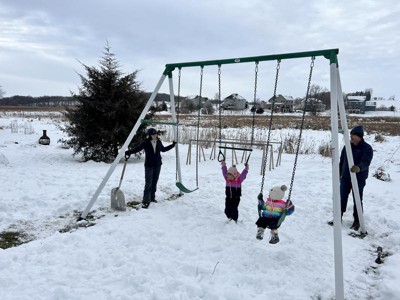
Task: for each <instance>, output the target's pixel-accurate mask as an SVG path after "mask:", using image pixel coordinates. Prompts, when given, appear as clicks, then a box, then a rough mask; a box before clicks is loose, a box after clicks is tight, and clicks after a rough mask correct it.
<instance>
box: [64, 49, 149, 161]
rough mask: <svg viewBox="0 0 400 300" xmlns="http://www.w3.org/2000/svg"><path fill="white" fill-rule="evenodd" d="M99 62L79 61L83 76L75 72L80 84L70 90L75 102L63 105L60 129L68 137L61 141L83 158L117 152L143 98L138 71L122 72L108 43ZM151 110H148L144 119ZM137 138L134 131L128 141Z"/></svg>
mask: <svg viewBox="0 0 400 300" xmlns="http://www.w3.org/2000/svg"><path fill="white" fill-rule="evenodd" d="M99 63H100V66H99V67H98V68H96V67H89V66H87V65H85V64H83V63H81V64H82V66H83V67H84V69H85V70H86V73H87V77H84V76H83V75H80V74H79V76H80V79H81V83H82V86H81V87H80V88H79V93H78V94H74V93H72V97H73V99H74V100H75V101H77V103H78V105H77V106H76V107H73V108H67V112H66V118H67V120H68V122H67V124H66V125H65V127H64V128H63V131H64V132H66V133H67V135H68V136H69V139H68V140H66V141H64V143H65V144H67V145H68V146H69V147H71V148H73V150H74V154H73V155H74V156H75V155H77V154H82V157H83V160H84V161H88V160H94V161H96V162H111V161H113V160H114V159H115V157H116V156H117V155H118V151H119V148H120V147H121V146H122V145H123V144H124V142H125V141H126V138H127V137H128V135H129V133H130V131H131V130H132V127H133V125H134V124H135V123H136V121H137V119H138V118H139V116H140V114H141V113H142V111H143V109H144V107H145V105H146V102H147V99H146V96H145V93H144V92H143V91H142V90H141V89H140V84H139V83H138V82H137V81H136V76H137V72H138V71H135V72H133V73H130V74H128V75H126V76H123V73H122V72H121V68H120V65H119V62H118V61H117V60H116V59H115V58H114V54H113V53H111V52H110V47H109V45H108V43H107V45H106V47H105V51H104V52H103V57H102V59H101V60H100V61H99ZM152 114H153V113H152V112H149V113H148V114H147V116H146V119H147V118H151V116H152ZM143 129H144V125H141V127H139V130H138V132H143ZM141 138H142V136H140V135H138V134H136V136H135V137H134V139H133V141H132V143H137V142H139V141H140V140H141Z"/></svg>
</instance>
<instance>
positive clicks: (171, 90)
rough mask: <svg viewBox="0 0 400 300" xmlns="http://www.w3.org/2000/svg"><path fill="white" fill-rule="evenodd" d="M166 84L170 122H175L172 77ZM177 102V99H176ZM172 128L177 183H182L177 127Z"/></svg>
mask: <svg viewBox="0 0 400 300" xmlns="http://www.w3.org/2000/svg"><path fill="white" fill-rule="evenodd" d="M168 82H169V99H170V105H171V116H172V122H175V123H176V122H177V121H176V120H177V119H176V111H175V96H174V84H173V80H172V76H170V77H168ZM178 100H179V99H178ZM178 125H179V124H177V125H176V126H173V128H174V141H175V142H176V145H175V155H176V168H177V169H176V171H177V174H178V182H182V174H181V162H180V157H179V147H178V140H177V137H178V128H179V126H178Z"/></svg>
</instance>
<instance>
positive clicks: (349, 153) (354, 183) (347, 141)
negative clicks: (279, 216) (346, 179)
mask: <svg viewBox="0 0 400 300" xmlns="http://www.w3.org/2000/svg"><path fill="white" fill-rule="evenodd" d="M338 87H339V93H340V94H339V97H338V106H339V113H340V121H341V124H342V129H343V139H344V144H345V148H346V156H347V161H348V163H349V170H350V168H351V167H352V166H353V165H354V160H353V152H352V151H351V145H350V138H349V128H348V126H347V119H346V110H345V107H344V100H343V92H342V85H341V83H340V75H339V72H338ZM350 179H351V185H352V187H353V194H354V199H355V202H356V207H357V214H358V219H359V221H360V232H361V233H364V234H365V233H366V232H367V231H366V229H365V222H364V214H363V209H362V206H361V197H360V190H359V188H358V180H357V176H356V174H355V173H352V172H350Z"/></svg>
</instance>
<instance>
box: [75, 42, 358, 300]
mask: <svg viewBox="0 0 400 300" xmlns="http://www.w3.org/2000/svg"><path fill="white" fill-rule="evenodd" d="M338 53H339V50H338V49H327V50H316V51H307V52H295V53H286V54H274V55H264V56H253V57H243V58H231V59H221V60H209V61H196V62H184V63H173V64H167V65H166V66H165V69H164V71H163V74H162V75H161V78H160V79H159V81H158V83H157V85H156V87H155V89H154V91H153V93H152V94H151V96H150V98H149V100H148V102H147V104H146V105H145V107H144V109H143V111H142V113H141V115H140V116H139V118H138V120H137V121H136V123H135V125H134V126H133V128H132V130H131V132H130V134H129V136H128V137H127V139H126V141H125V143H124V145H123V146H122V147H121V150H120V151H119V153H118V155H117V157H116V158H115V160H114V162H113V163H112V164H111V166H110V168H109V170H108V172H107V174H106V175H105V176H104V178H103V180H102V182H101V183H100V185H99V186H98V188H97V190H96V192H95V193H94V194H93V196H92V199H91V200H90V202H89V204H88V205H87V207H86V209H85V210H84V212H83V213H82V215H81V217H80V219H85V218H86V217H87V215H88V213H89V210H90V209H91V207H92V206H93V204H94V202H95V201H96V200H97V198H98V196H99V195H100V193H101V191H102V190H103V188H104V186H105V184H106V183H107V181H108V180H109V178H110V176H111V175H112V173H113V172H114V170H115V168H116V166H117V165H118V163H119V162H120V161H121V159H122V158H123V156H124V153H125V149H127V148H128V146H129V144H130V143H131V141H132V139H133V137H134V136H135V134H136V132H137V130H138V128H139V126H140V124H141V123H142V122H143V120H144V119H145V116H146V114H147V112H148V111H149V109H150V107H151V106H152V104H153V102H154V99H155V97H156V95H157V94H158V92H159V90H160V88H161V86H162V84H163V82H164V80H165V79H166V78H167V77H168V82H169V92H170V104H171V117H172V121H171V122H162V123H159V124H166V125H170V126H173V127H174V138H175V141H177V142H179V140H178V126H179V120H178V118H179V116H178V118H177V115H176V111H175V96H174V88H173V71H174V70H175V69H178V70H179V84H178V108H179V100H180V80H181V69H183V68H190V67H200V87H199V97H198V106H199V108H200V106H201V100H202V88H203V70H204V67H206V66H218V78H219V79H218V85H219V88H218V98H219V103H220V102H221V67H222V66H223V65H227V64H239V63H249V62H252V63H255V83H254V103H255V104H256V97H257V80H258V78H257V76H258V65H259V63H260V62H262V61H277V68H276V77H275V87H274V97H273V100H272V107H271V115H270V121H269V128H268V137H267V144H268V143H269V142H270V133H271V128H272V122H273V114H274V105H275V98H276V88H277V83H278V74H279V69H280V63H281V61H283V60H287V59H297V58H307V57H308V58H311V60H312V62H311V67H310V76H309V81H308V86H307V94H306V95H307V96H306V101H305V106H306V105H307V100H308V95H309V89H310V82H311V75H312V70H313V65H314V59H315V58H316V57H324V58H326V59H327V60H329V64H330V91H331V137H332V141H331V152H332V200H333V212H334V245H335V279H336V280H335V291H336V299H338V300H342V299H344V291H343V258H342V238H341V233H342V232H341V225H340V224H341V222H340V221H341V219H340V215H341V209H340V198H339V195H340V193H339V153H340V149H339V120H338V115H339V116H340V121H341V128H342V132H343V134H344V141H345V149H346V155H347V161H348V163H349V166H352V165H353V164H354V160H353V156H352V153H351V147H350V139H349V134H348V132H349V129H348V126H347V120H346V111H345V106H344V99H343V93H342V86H341V82H340V75H339V69H338V60H337V55H338ZM305 111H306V110H304V111H303V117H302V123H301V127H300V136H299V139H298V144H297V147H296V156H295V162H294V166H293V171H292V179H291V183H290V188H289V193H288V199H287V201H288V202H290V201H291V200H290V198H291V192H292V187H293V182H294V175H295V171H296V165H297V158H298V152H299V143H300V140H301V134H302V128H303V123H304V115H305ZM221 119H222V116H221V107H220V108H219V122H220V124H219V140H220V141H222V134H221V131H222V125H221ZM254 122H255V116H254V114H253V125H252V132H251V143H250V147H249V148H236V147H232V148H235V149H236V150H242V151H247V152H249V155H248V157H247V160H246V163H248V159H249V157H250V154H251V151H252V149H251V148H252V145H253V142H254V127H255V123H254ZM153 123H155V122H154V121H153ZM199 126H200V110H198V118H197V134H196V140H197V141H199ZM178 145H179V144H178V143H177V144H176V146H175V151H176V169H177V172H176V177H177V181H176V186H177V187H178V189H179V190H180V191H181V192H184V193H190V192H193V191H195V190H197V189H198V188H199V183H198V160H197V159H196V188H193V189H190V188H187V187H186V186H185V185H184V183H183V181H182V176H181V170H180V159H179V147H178ZM198 149H199V145H198V144H197V151H196V152H197V157H198ZM223 149H227V148H226V147H225V148H224V146H223V145H220V154H221V153H222V150H223ZM220 154H219V160H222V159H224V157H223V156H222V155H223V154H222V155H220ZM266 161H267V157H265V158H264V162H263V170H264V171H263V178H262V182H261V190H260V193H262V192H263V186H264V180H265V167H266ZM350 175H351V181H352V185H353V192H354V196H355V202H356V206H357V211H358V214H359V220H360V232H361V234H363V233H364V234H365V233H366V230H365V224H364V218H363V215H362V208H361V201H360V194H359V190H358V185H357V178H356V175H355V174H354V173H351V174H350Z"/></svg>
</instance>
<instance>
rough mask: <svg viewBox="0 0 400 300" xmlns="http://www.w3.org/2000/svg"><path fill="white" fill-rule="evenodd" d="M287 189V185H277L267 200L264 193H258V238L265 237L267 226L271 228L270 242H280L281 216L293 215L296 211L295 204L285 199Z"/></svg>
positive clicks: (270, 191)
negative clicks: (264, 198)
mask: <svg viewBox="0 0 400 300" xmlns="http://www.w3.org/2000/svg"><path fill="white" fill-rule="evenodd" d="M286 190H287V187H286V185H282V186H275V187H273V188H271V189H270V190H269V196H268V198H267V201H264V200H263V195H262V194H261V193H260V194H259V195H258V215H259V218H258V220H257V222H256V225H257V236H256V238H257V239H258V240H262V239H263V237H264V231H265V228H267V227H268V228H269V229H271V238H270V240H269V243H270V244H276V243H278V242H279V236H278V228H279V226H280V225H281V222H282V221H283V220H281V222H279V220H280V218H281V217H283V218H284V217H285V216H286V215H291V214H292V213H293V212H294V205H293V204H292V203H291V201H288V202H286V201H285V200H283V199H282V198H283V196H285V191H286Z"/></svg>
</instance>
